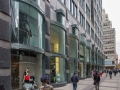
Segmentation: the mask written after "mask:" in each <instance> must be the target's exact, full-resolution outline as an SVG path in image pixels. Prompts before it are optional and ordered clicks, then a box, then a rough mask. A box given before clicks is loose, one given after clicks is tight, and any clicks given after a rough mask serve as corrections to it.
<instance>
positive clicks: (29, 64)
mask: <svg viewBox="0 0 120 90" xmlns="http://www.w3.org/2000/svg"><path fill="white" fill-rule="evenodd" d="M11 53H12V54H11V81H12V90H19V89H20V90H23V89H24V90H36V89H38V87H39V85H40V84H41V82H40V77H41V76H42V55H41V54H39V53H35V52H28V51H18V50H12V52H11Z"/></svg>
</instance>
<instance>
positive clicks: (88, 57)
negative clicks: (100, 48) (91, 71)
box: [86, 49, 90, 62]
mask: <svg viewBox="0 0 120 90" xmlns="http://www.w3.org/2000/svg"><path fill="white" fill-rule="evenodd" d="M86 54H87V57H86V59H87V62H90V51H89V50H88V49H86Z"/></svg>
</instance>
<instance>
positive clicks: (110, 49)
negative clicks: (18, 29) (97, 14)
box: [103, 10, 116, 69]
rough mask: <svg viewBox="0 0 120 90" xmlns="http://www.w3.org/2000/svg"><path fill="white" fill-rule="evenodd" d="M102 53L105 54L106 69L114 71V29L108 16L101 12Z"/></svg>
mask: <svg viewBox="0 0 120 90" xmlns="http://www.w3.org/2000/svg"><path fill="white" fill-rule="evenodd" d="M103 51H104V54H105V67H106V69H115V67H116V34H115V28H112V22H111V21H110V20H109V17H108V14H106V13H105V10H103Z"/></svg>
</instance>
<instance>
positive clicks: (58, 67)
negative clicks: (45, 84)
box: [50, 57, 65, 83]
mask: <svg viewBox="0 0 120 90" xmlns="http://www.w3.org/2000/svg"><path fill="white" fill-rule="evenodd" d="M50 69H51V83H63V82H65V59H63V58H59V57H51V60H50Z"/></svg>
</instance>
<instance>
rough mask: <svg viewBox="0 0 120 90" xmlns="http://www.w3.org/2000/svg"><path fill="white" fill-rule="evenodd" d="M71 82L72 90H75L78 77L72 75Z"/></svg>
mask: <svg viewBox="0 0 120 90" xmlns="http://www.w3.org/2000/svg"><path fill="white" fill-rule="evenodd" d="M71 81H72V83H73V90H77V83H78V81H79V79H78V76H77V75H76V73H74V75H73V76H72V77H71Z"/></svg>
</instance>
